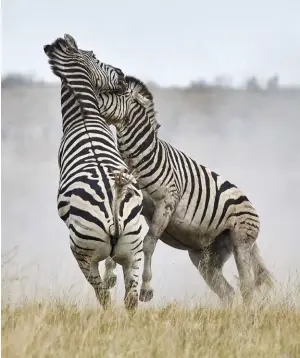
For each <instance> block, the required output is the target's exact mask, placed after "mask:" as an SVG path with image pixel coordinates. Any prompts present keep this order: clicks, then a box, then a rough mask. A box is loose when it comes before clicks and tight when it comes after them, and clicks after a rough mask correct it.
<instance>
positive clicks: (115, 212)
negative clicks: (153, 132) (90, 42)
mask: <svg viewBox="0 0 300 358" xmlns="http://www.w3.org/2000/svg"><path fill="white" fill-rule="evenodd" d="M44 52H45V54H46V55H47V57H48V62H49V64H50V66H51V70H52V72H53V73H54V74H55V75H56V76H58V77H59V78H60V79H61V113H62V128H63V134H62V139H61V144H60V147H59V153H58V163H59V170H60V182H59V188H58V194H57V208H58V214H59V216H60V218H61V219H62V220H63V221H64V223H65V224H66V226H67V227H68V229H69V236H70V248H71V251H72V253H73V255H74V257H75V259H76V260H77V263H78V266H79V268H80V269H81V271H82V273H83V275H84V276H85V278H86V279H87V281H88V282H89V283H90V284H91V285H92V287H93V288H94V290H95V294H96V297H97V299H98V301H99V303H100V305H101V306H102V307H103V308H104V309H107V308H108V307H109V305H110V304H111V297H110V292H109V288H110V287H112V286H113V285H114V283H111V282H110V281H109V278H108V277H107V275H104V279H103V280H102V278H101V276H100V274H99V268H98V264H99V262H100V261H103V260H105V259H107V258H108V259H109V261H113V262H114V263H115V262H116V263H119V264H120V265H122V269H123V274H124V283H125V297H124V303H125V307H126V308H127V309H128V310H133V309H136V308H137V307H138V301H139V299H138V289H137V287H138V280H139V272H141V271H140V270H141V260H142V257H143V239H144V237H145V235H146V233H147V231H148V225H147V222H146V220H145V218H144V216H143V215H142V214H141V211H142V201H143V195H142V192H141V190H140V189H139V187H138V184H137V182H136V179H135V177H134V175H133V174H132V173H130V172H129V169H128V166H127V165H126V164H125V162H124V161H123V160H122V158H121V156H120V152H119V151H118V149H117V146H116V142H115V137H114V136H113V133H112V132H111V130H110V128H109V126H108V125H107V124H106V122H105V121H104V119H103V118H102V117H101V116H100V112H99V107H98V102H97V97H96V93H95V91H94V87H95V86H96V84H97V86H101V87H102V88H105V90H106V91H112V92H114V91H116V92H122V90H124V88H125V82H124V74H123V72H122V71H121V70H120V69H118V68H114V67H113V66H110V65H107V64H104V63H100V62H99V61H98V60H97V58H96V57H95V55H94V53H93V52H92V51H85V50H81V49H79V48H78V46H77V43H76V41H75V39H74V38H73V37H72V36H71V35H68V34H65V35H64V38H57V39H56V40H55V41H54V42H53V43H51V44H48V45H45V46H44ZM109 265H110V263H109V262H108V263H107V266H108V267H109Z"/></svg>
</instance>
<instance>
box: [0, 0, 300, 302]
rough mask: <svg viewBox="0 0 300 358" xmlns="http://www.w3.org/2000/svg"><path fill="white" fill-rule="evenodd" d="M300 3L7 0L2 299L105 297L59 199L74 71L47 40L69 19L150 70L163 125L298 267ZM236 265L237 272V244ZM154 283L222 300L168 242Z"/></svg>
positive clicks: (78, 30) (139, 68)
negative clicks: (63, 103) (61, 70)
mask: <svg viewBox="0 0 300 358" xmlns="http://www.w3.org/2000/svg"><path fill="white" fill-rule="evenodd" d="M299 13H300V3H299V2H297V1H296V0H290V1H289V4H288V6H287V3H286V2H285V1H283V0H277V1H273V0H272V1H271V0H265V1H264V2H261V1H258V0H252V1H248V0H246V1H244V2H240V1H237V0H229V1H227V2H221V0H212V1H210V2H209V3H207V2H204V1H201V0H194V1H192V0H186V1H175V0H173V1H170V0H165V1H164V2H162V1H158V0H152V1H151V2H150V3H141V2H138V1H135V0H132V1H130V2H123V1H122V0H118V1H117V0H116V1H114V2H111V3H110V2H104V1H99V0H97V1H92V0H86V1H85V2H84V4H83V3H81V2H78V4H77V3H76V1H75V2H74V1H70V0H65V1H64V2H61V1H58V0H52V1H51V2H50V1H45V0H40V1H39V2H36V1H33V0H4V1H2V61H1V62H2V93H1V118H2V120H1V127H2V128H1V129H2V130H1V141H2V143H1V150H2V155H1V159H2V178H1V180H2V198H1V199H2V201H1V207H2V215H1V221H2V227H1V234H2V236H1V237H2V299H3V300H10V301H14V302H18V301H20V300H22V299H24V298H42V297H49V295H51V296H52V297H60V296H64V297H66V294H67V297H70V298H72V299H75V300H77V301H84V302H87V301H89V302H91V304H95V302H96V299H95V297H94V292H93V290H92V288H91V287H90V286H89V284H88V283H87V282H86V281H85V279H84V278H83V275H82V273H81V272H80V270H79V268H78V267H77V263H76V262H75V259H74V258H73V256H72V254H71V252H70V249H69V240H68V232H67V228H66V227H65V225H64V224H63V222H62V221H61V220H60V219H59V217H58V214H57V210H56V193H57V186H58V179H59V177H58V165H57V152H58V146H59V143H60V138H61V117H60V85H59V83H58V81H57V79H56V78H55V76H54V75H53V74H52V73H51V71H50V68H49V65H48V63H47V58H46V56H45V55H44V52H43V45H45V44H46V43H49V42H52V41H53V40H54V39H55V38H56V37H58V36H62V35H63V34H64V33H65V32H67V33H70V34H71V35H72V36H74V37H75V38H76V40H77V42H78V45H79V47H80V48H82V49H86V50H91V49H93V51H94V52H95V53H96V55H97V57H98V58H99V59H100V60H102V61H104V62H107V63H111V64H113V65H115V66H118V67H120V68H122V69H123V71H124V72H125V73H126V74H130V75H134V76H136V77H138V78H140V79H141V80H143V81H145V82H146V83H147V85H148V86H149V89H150V90H151V91H152V93H153V95H154V99H155V103H156V109H157V111H158V120H159V122H160V123H161V124H162V127H161V129H160V136H161V138H163V139H165V140H167V141H169V142H170V143H172V144H173V145H174V146H176V147H177V148H178V149H181V150H183V151H184V152H185V153H186V154H188V155H190V156H191V157H193V158H194V159H196V160H197V161H198V162H199V163H201V164H203V165H206V166H208V167H209V168H210V169H212V170H214V171H216V172H217V173H219V174H221V175H222V176H223V177H225V178H227V179H228V180H229V181H232V182H233V183H234V184H236V185H237V186H239V187H241V188H242V189H243V190H244V191H245V193H246V195H247V196H248V197H249V198H250V200H251V201H252V202H253V203H254V205H255V206H256V208H257V210H258V213H259V214H260V216H261V234H260V237H259V245H260V248H261V251H262V255H263V257H264V259H265V261H266V264H267V266H268V268H269V269H270V270H271V271H272V272H273V273H274V275H275V277H276V279H277V280H279V281H280V282H285V281H287V280H288V279H289V278H290V277H291V276H292V277H293V276H294V275H296V271H297V270H298V269H299V266H300V254H299V252H300V240H299V231H298V220H299V214H300V213H299V205H298V202H299V200H300V192H299V188H298V186H299V183H300V67H299V63H300V43H299V41H298V39H299V36H300V27H299V22H298V21H297V19H296V16H298V14H299ZM100 266H101V271H102V270H103V264H100ZM118 273H119V274H120V275H119V281H118V287H117V288H116V289H115V290H114V294H115V297H116V299H117V300H120V299H121V298H122V297H123V293H124V289H123V277H122V275H121V270H120V268H118ZM225 274H226V277H227V278H228V279H229V281H230V282H231V283H232V284H233V285H236V280H235V275H236V267H235V263H234V260H233V258H231V259H230V260H229V261H228V263H227V264H226V265H225ZM8 278H9V280H7V279H8ZM153 287H154V288H155V298H154V300H153V301H152V303H151V304H157V303H160V302H168V301H173V300H178V301H185V302H187V303H191V302H199V301H200V300H206V301H207V302H215V301H216V298H215V296H214V295H213V294H211V292H210V290H209V289H208V288H207V286H206V284H205V283H204V281H203V279H202V278H201V277H200V275H199V274H198V273H197V270H196V269H195V268H194V267H193V266H192V264H191V263H190V261H189V258H188V254H187V252H184V251H178V250H175V249H172V248H169V247H167V246H166V245H164V244H162V243H159V244H158V247H157V250H156V252H155V256H154V262H153Z"/></svg>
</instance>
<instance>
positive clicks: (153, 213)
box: [97, 76, 273, 305]
mask: <svg viewBox="0 0 300 358" xmlns="http://www.w3.org/2000/svg"><path fill="white" fill-rule="evenodd" d="M126 82H127V85H128V91H127V92H125V93H123V94H122V95H120V94H110V93H100V92H99V91H100V90H101V88H97V91H98V92H99V93H98V103H99V107H100V112H101V115H102V116H103V117H104V118H105V119H106V121H107V123H108V124H113V125H114V126H115V127H116V131H117V143H118V147H119V150H120V153H121V156H122V157H123V159H124V160H125V162H126V163H127V164H128V166H129V167H130V168H131V169H133V170H135V171H136V173H137V175H138V179H137V180H138V183H139V185H140V188H141V189H142V192H143V196H144V201H143V211H142V212H143V214H144V215H145V217H146V220H147V222H148V225H149V231H148V234H147V236H146V237H145V239H144V246H143V249H144V269H143V275H142V278H143V282H142V286H141V290H140V297H139V299H140V300H141V301H149V300H151V299H152V297H153V288H152V287H151V279H152V265H151V259H152V255H153V253H154V251H155V247H156V243H157V240H158V239H159V238H160V239H161V240H162V241H163V242H164V243H166V244H167V245H169V246H172V247H174V248H177V249H181V250H187V251H188V253H189V257H190V260H191V261H192V263H193V265H194V266H196V268H197V269H198V270H199V272H200V274H201V275H202V277H203V278H204V280H205V282H206V283H207V284H208V286H209V287H210V288H211V289H212V291H213V292H215V294H217V296H218V297H219V299H220V301H221V302H222V303H223V304H224V305H231V304H232V302H233V299H234V296H235V290H234V289H233V287H232V286H231V285H230V284H229V283H228V281H227V280H226V279H225V277H224V275H223V272H222V269H223V266H224V264H225V262H226V261H227V260H228V259H229V257H230V256H231V255H232V253H233V255H234V258H235V262H236V265H237V269H238V273H239V281H240V291H241V294H242V298H243V301H244V303H250V302H251V301H252V298H253V294H254V289H255V288H259V287H260V286H261V285H262V284H263V283H264V284H266V286H267V287H268V288H271V287H272V286H273V276H272V274H271V273H270V272H269V270H268V269H267V268H266V266H265V264H264V261H263V258H262V256H261V254H260V250H259V247H258V244H257V242H256V239H257V237H258V234H259V231H260V219H259V216H258V213H257V211H256V209H255V207H254V205H253V204H252V203H251V202H250V200H249V199H248V197H247V196H246V195H245V194H244V193H243V191H242V190H241V189H239V188H238V187H237V186H235V185H234V184H232V183H230V182H229V181H228V180H225V179H223V178H222V177H221V176H220V175H219V174H217V173H215V172H214V171H212V170H210V169H209V168H207V167H206V166H204V165H199V164H198V163H197V162H196V161H195V160H193V159H192V158H190V157H188V156H187V155H186V154H185V153H183V152H182V151H180V150H178V149H176V148H174V147H173V146H172V145H171V144H169V143H167V142H165V141H164V140H162V139H160V138H159V137H158V129H159V127H160V123H159V122H158V121H157V119H156V111H155V106H154V100H153V96H152V94H151V92H150V91H149V90H148V88H147V86H146V85H145V84H144V83H143V82H142V81H140V80H138V79H137V78H135V77H132V76H126ZM106 264H107V262H106ZM109 269H110V276H113V275H114V274H113V267H111V266H110V267H109ZM253 273H254V279H253Z"/></svg>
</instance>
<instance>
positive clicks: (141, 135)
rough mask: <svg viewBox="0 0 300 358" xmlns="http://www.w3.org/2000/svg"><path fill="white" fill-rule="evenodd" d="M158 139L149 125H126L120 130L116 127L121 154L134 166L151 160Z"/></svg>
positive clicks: (139, 165) (136, 166)
mask: <svg viewBox="0 0 300 358" xmlns="http://www.w3.org/2000/svg"><path fill="white" fill-rule="evenodd" d="M135 128H137V130H136V129H135ZM158 141H159V140H158V138H157V136H156V134H155V132H154V130H152V127H151V125H146V126H143V127H141V126H134V128H130V126H128V125H127V126H126V127H123V128H122V130H118V129H117V144H118V147H119V151H120V153H121V156H122V158H123V159H124V160H125V161H129V162H130V166H131V167H134V168H138V167H141V166H143V165H144V163H147V162H149V163H150V162H151V159H153V157H154V155H155V152H156V150H157V148H158V144H159V143H158Z"/></svg>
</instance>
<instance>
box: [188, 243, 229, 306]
mask: <svg viewBox="0 0 300 358" xmlns="http://www.w3.org/2000/svg"><path fill="white" fill-rule="evenodd" d="M231 253H232V251H231V250H230V248H228V249H226V248H224V247H221V246H220V245H218V246H217V245H214V246H212V247H210V248H209V249H207V250H197V251H189V256H190V259H191V261H192V263H193V264H194V266H196V268H197V269H198V270H199V272H200V274H201V275H202V277H203V279H204V280H205V282H206V283H207V285H208V286H209V287H210V289H211V290H212V291H213V292H214V293H216V294H217V296H218V297H219V299H220V301H221V302H222V304H223V305H224V306H230V305H231V304H232V302H233V298H234V296H235V291H234V289H233V287H232V286H231V285H230V284H229V283H228V281H227V280H226V279H225V277H224V275H223V272H222V268H223V265H224V264H225V262H226V261H227V260H228V258H229V257H230V255H231Z"/></svg>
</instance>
